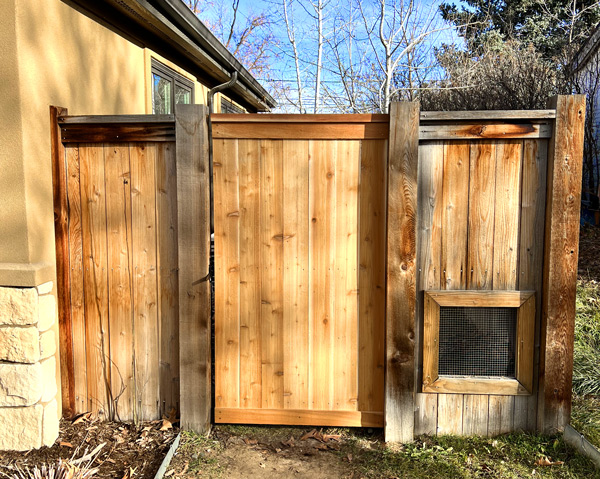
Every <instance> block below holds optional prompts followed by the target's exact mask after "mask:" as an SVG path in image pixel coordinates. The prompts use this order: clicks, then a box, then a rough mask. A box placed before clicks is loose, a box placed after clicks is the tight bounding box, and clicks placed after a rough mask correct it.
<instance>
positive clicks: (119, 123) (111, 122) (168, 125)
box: [58, 115, 175, 143]
mask: <svg viewBox="0 0 600 479" xmlns="http://www.w3.org/2000/svg"><path fill="white" fill-rule="evenodd" d="M58 124H59V127H60V137H61V141H62V142H63V143H122V142H145V141H175V116H174V115H88V116H61V117H59V118H58Z"/></svg>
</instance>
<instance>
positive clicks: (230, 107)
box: [221, 98, 244, 113]
mask: <svg viewBox="0 0 600 479" xmlns="http://www.w3.org/2000/svg"><path fill="white" fill-rule="evenodd" d="M221 113H244V110H242V109H241V108H240V107H239V106H236V105H234V104H233V102H230V101H229V100H226V99H225V98H221Z"/></svg>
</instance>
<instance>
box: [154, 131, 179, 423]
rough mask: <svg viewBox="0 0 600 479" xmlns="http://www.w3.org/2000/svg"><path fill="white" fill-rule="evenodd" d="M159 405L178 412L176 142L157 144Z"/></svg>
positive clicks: (163, 410)
mask: <svg viewBox="0 0 600 479" xmlns="http://www.w3.org/2000/svg"><path fill="white" fill-rule="evenodd" d="M156 150H157V151H156V244H157V248H158V249H157V256H158V311H159V343H160V344H159V374H160V378H159V406H160V413H161V414H162V415H166V416H167V417H169V415H170V414H172V412H173V411H175V412H176V413H177V412H179V321H178V317H179V284H178V278H177V276H178V275H177V268H178V265H177V158H176V146H175V143H159V144H157V145H156Z"/></svg>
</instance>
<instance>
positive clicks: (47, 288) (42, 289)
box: [36, 281, 54, 296]
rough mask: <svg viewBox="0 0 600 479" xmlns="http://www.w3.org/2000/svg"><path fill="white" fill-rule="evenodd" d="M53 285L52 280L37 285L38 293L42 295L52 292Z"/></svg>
mask: <svg viewBox="0 0 600 479" xmlns="http://www.w3.org/2000/svg"><path fill="white" fill-rule="evenodd" d="M53 287H54V283H53V282H52V281H48V282H47V283H44V284H40V285H39V286H36V289H37V292H38V294H39V295H40V296H41V295H42V294H48V293H51V292H52V288H53Z"/></svg>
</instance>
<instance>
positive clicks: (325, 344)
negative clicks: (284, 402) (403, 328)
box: [309, 141, 337, 409]
mask: <svg viewBox="0 0 600 479" xmlns="http://www.w3.org/2000/svg"><path fill="white" fill-rule="evenodd" d="M309 148H310V150H309V151H310V185H311V194H310V204H309V217H310V230H309V234H310V240H309V241H310V243H309V245H310V246H309V248H310V253H309V254H310V259H311V261H310V277H309V282H310V306H309V307H310V318H311V323H312V324H311V328H310V332H311V335H312V338H313V339H312V347H311V358H310V361H311V370H312V374H311V386H310V391H311V397H312V404H311V406H310V407H311V409H333V408H332V399H333V398H332V395H333V385H334V381H333V351H334V350H333V321H334V320H335V310H336V297H335V226H336V223H335V218H336V213H337V211H336V206H337V204H336V201H335V198H336V174H335V173H336V159H337V143H336V142H327V141H311V142H310V147H309Z"/></svg>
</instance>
